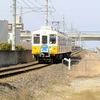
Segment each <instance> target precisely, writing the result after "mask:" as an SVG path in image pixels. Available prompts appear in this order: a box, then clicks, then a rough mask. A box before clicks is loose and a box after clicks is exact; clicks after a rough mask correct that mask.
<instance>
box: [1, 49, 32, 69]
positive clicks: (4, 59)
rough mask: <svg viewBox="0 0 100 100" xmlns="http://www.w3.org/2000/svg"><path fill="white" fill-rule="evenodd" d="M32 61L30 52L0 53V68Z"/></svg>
mask: <svg viewBox="0 0 100 100" xmlns="http://www.w3.org/2000/svg"><path fill="white" fill-rule="evenodd" d="M31 61H33V57H32V53H31V50H25V51H0V67H1V66H9V65H14V64H19V63H28V62H31Z"/></svg>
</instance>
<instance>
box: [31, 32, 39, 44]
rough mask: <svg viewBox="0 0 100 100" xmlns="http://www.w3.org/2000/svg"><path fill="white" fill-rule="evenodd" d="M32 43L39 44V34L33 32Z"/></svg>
mask: <svg viewBox="0 0 100 100" xmlns="http://www.w3.org/2000/svg"><path fill="white" fill-rule="evenodd" d="M33 40H34V41H33V43H34V44H40V34H34V39H33Z"/></svg>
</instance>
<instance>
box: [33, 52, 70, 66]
mask: <svg viewBox="0 0 100 100" xmlns="http://www.w3.org/2000/svg"><path fill="white" fill-rule="evenodd" d="M70 55H71V52H67V53H61V54H55V55H53V54H47V53H42V54H36V55H34V57H35V59H36V60H37V61H38V63H44V62H45V63H47V62H50V63H52V64H55V63H58V62H60V61H62V59H63V58H70Z"/></svg>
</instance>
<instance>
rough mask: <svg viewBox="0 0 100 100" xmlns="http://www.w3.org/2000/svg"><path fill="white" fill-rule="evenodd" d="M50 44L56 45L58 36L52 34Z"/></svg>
mask: <svg viewBox="0 0 100 100" xmlns="http://www.w3.org/2000/svg"><path fill="white" fill-rule="evenodd" d="M50 44H56V35H55V34H50Z"/></svg>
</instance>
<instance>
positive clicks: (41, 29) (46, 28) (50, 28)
mask: <svg viewBox="0 0 100 100" xmlns="http://www.w3.org/2000/svg"><path fill="white" fill-rule="evenodd" d="M41 31H49V32H50V33H51V31H52V33H55V34H59V35H64V36H66V34H64V33H63V32H59V31H57V30H55V29H53V28H52V27H51V26H41V28H40V29H38V30H35V31H33V32H32V33H33V34H34V33H35V34H38V33H39V32H41Z"/></svg>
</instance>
